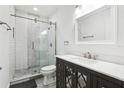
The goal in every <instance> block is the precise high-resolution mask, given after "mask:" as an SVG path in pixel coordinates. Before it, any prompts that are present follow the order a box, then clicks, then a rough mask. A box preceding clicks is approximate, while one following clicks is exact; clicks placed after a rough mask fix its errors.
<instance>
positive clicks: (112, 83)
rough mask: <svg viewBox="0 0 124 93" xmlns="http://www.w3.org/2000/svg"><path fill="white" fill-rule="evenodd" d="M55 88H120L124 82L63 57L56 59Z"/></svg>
mask: <svg viewBox="0 0 124 93" xmlns="http://www.w3.org/2000/svg"><path fill="white" fill-rule="evenodd" d="M56 61H57V62H56V87H57V88H121V87H124V82H123V81H120V80H117V79H115V78H112V77H109V76H107V75H104V74H102V73H99V72H95V71H93V70H90V69H88V68H85V67H82V66H79V65H76V64H74V63H71V62H68V61H65V60H63V59H60V58H57V59H56Z"/></svg>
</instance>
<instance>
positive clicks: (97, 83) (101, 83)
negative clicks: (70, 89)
mask: <svg viewBox="0 0 124 93" xmlns="http://www.w3.org/2000/svg"><path fill="white" fill-rule="evenodd" d="M93 87H94V88H120V87H121V86H119V85H118V84H115V83H114V82H110V81H109V80H105V79H102V78H100V77H93Z"/></svg>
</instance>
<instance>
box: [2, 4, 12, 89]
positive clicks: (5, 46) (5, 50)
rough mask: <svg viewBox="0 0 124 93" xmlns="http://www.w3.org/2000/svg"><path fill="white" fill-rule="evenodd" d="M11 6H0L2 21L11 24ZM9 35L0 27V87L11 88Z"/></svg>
mask: <svg viewBox="0 0 124 93" xmlns="http://www.w3.org/2000/svg"><path fill="white" fill-rule="evenodd" d="M9 16H10V15H9V6H0V20H1V21H3V22H7V23H8V24H9ZM9 35H10V32H9V31H6V29H5V28H4V27H2V26H1V25H0V67H2V70H0V87H9V57H10V56H9Z"/></svg>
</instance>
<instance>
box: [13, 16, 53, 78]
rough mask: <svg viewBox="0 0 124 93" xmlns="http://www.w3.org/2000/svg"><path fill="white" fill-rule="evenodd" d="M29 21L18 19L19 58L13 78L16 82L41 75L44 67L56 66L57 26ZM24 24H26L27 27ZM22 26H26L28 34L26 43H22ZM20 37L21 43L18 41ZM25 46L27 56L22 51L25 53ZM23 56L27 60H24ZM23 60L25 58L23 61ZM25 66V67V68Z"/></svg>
mask: <svg viewBox="0 0 124 93" xmlns="http://www.w3.org/2000/svg"><path fill="white" fill-rule="evenodd" d="M28 19H29V18H28ZM28 19H26V18H25V19H24V17H23V18H22V17H21V18H19V17H16V25H17V26H16V30H17V31H16V35H18V36H16V48H17V49H16V52H17V53H16V57H17V58H16V63H15V64H16V66H15V74H14V77H13V78H14V80H16V79H23V78H25V77H32V76H36V75H40V74H41V73H40V69H41V68H42V67H43V66H47V65H52V64H53V65H55V24H53V23H50V22H49V23H44V22H39V21H35V20H28ZM24 24H26V26H25V25H24ZM20 25H24V26H25V29H26V30H25V32H26V34H27V35H26V36H25V37H26V43H23V42H22V40H23V38H25V37H24V36H23V34H22V33H23V32H24V31H23V26H22V28H20ZM20 29H22V30H20ZM18 30H20V31H18ZM21 31H22V32H21ZM25 32H24V33H25ZM19 37H20V38H21V41H20V40H18V38H19ZM18 41H19V42H18ZM21 42H22V43H21ZM18 43H19V44H18ZM23 46H27V47H26V48H27V51H26V52H25V53H26V54H24V53H22V50H23V51H24V48H23ZM23 54H24V55H26V56H27V57H25V56H24V55H23ZM23 56H24V57H25V58H23ZM21 58H23V60H22V59H21ZM18 59H19V60H18ZM21 60H22V61H21ZM25 60H27V61H25ZM24 61H25V62H24ZM23 66H25V67H24V68H23Z"/></svg>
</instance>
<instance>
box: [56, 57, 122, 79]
mask: <svg viewBox="0 0 124 93" xmlns="http://www.w3.org/2000/svg"><path fill="white" fill-rule="evenodd" d="M56 57H57V58H60V59H63V60H66V61H69V62H71V63H74V64H77V65H80V66H82V67H86V68H88V69H91V70H94V71H96V72H100V73H102V74H105V75H108V76H111V77H113V78H116V79H118V80H121V81H124V65H120V64H115V63H109V62H105V61H100V60H92V59H86V58H83V57H80V56H74V55H56Z"/></svg>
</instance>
